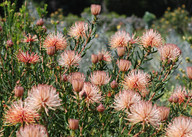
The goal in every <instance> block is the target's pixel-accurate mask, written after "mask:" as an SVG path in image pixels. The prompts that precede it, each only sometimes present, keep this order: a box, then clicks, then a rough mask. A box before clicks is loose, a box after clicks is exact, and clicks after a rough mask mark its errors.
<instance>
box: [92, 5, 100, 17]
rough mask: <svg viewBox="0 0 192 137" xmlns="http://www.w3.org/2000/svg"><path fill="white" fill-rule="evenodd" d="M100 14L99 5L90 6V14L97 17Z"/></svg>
mask: <svg viewBox="0 0 192 137" xmlns="http://www.w3.org/2000/svg"><path fill="white" fill-rule="evenodd" d="M100 12H101V5H97V4H91V14H92V15H95V16H96V15H98V14H99V13H100Z"/></svg>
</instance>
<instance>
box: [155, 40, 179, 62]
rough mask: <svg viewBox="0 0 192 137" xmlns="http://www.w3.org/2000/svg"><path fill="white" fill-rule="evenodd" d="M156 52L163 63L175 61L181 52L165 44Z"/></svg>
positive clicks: (171, 45)
mask: <svg viewBox="0 0 192 137" xmlns="http://www.w3.org/2000/svg"><path fill="white" fill-rule="evenodd" d="M158 50H159V53H160V56H161V60H163V61H165V60H168V61H169V62H170V61H175V60H177V59H178V58H179V56H180V55H181V50H180V49H179V47H178V46H177V45H175V44H165V45H164V46H161V47H160V48H159V49H158Z"/></svg>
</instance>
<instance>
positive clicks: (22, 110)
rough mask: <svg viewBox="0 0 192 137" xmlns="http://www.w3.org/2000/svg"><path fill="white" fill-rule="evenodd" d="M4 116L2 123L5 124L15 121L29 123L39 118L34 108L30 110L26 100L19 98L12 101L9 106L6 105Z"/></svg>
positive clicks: (13, 123) (14, 123)
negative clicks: (16, 100)
mask: <svg viewBox="0 0 192 137" xmlns="http://www.w3.org/2000/svg"><path fill="white" fill-rule="evenodd" d="M4 118H5V121H4V123H5V124H7V125H16V124H17V123H21V124H23V123H27V124H30V123H35V120H38V119H39V114H38V113H37V112H36V111H35V110H32V108H31V107H29V106H28V105H27V104H26V102H22V101H21V100H20V101H18V102H14V103H13V104H12V105H11V107H8V110H7V111H6V112H5V115H4Z"/></svg>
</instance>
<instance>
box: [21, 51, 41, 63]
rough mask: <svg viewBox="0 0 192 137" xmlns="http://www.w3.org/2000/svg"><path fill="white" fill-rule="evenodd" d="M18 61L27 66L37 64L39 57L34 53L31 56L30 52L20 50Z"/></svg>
mask: <svg viewBox="0 0 192 137" xmlns="http://www.w3.org/2000/svg"><path fill="white" fill-rule="evenodd" d="M17 59H18V60H19V61H20V62H23V63H26V64H35V63H37V62H38V61H39V56H38V55H37V54H34V53H31V55H30V54H29V52H28V51H27V52H23V51H21V50H19V52H18V54H17Z"/></svg>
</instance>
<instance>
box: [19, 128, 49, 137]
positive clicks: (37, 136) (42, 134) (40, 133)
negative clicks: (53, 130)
mask: <svg viewBox="0 0 192 137" xmlns="http://www.w3.org/2000/svg"><path fill="white" fill-rule="evenodd" d="M16 135H17V137H48V133H47V130H46V128H45V127H44V126H42V125H25V127H20V129H19V131H17V133H16Z"/></svg>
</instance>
